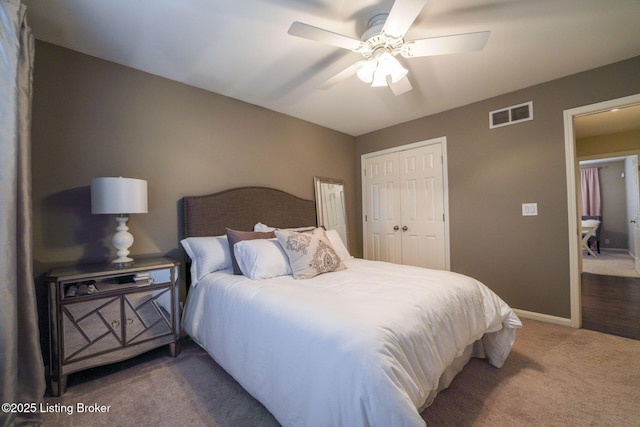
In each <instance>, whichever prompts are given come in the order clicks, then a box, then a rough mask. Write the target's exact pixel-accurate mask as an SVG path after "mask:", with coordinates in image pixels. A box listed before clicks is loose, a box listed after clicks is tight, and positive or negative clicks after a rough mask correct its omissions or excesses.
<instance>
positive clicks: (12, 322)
mask: <svg viewBox="0 0 640 427" xmlns="http://www.w3.org/2000/svg"><path fill="white" fill-rule="evenodd" d="M33 52H34V40H33V35H32V34H31V31H30V29H29V27H28V26H27V21H26V7H25V6H24V5H23V4H21V2H20V0H0V237H1V238H2V241H1V242H0V307H1V308H0V392H1V395H0V402H1V403H18V402H22V403H37V404H39V402H41V401H42V399H43V396H44V392H45V373H44V364H43V361H42V353H41V350H40V336H39V335H40V334H39V329H38V314H37V306H36V292H35V282H34V278H33V263H32V242H31V90H32V82H33ZM40 422H41V420H40V416H39V415H38V414H28V413H7V412H4V411H0V426H3V427H4V426H15V425H19V426H24V425H39V424H40Z"/></svg>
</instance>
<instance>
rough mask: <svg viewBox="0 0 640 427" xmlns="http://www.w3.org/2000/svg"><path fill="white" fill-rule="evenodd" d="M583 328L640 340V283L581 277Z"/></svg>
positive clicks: (596, 276) (589, 275)
mask: <svg viewBox="0 0 640 427" xmlns="http://www.w3.org/2000/svg"><path fill="white" fill-rule="evenodd" d="M582 327H583V328H585V329H590V330H593V331H599V332H604V333H606V334H611V335H618V336H621V337H626V338H632V339H636V340H640V279H639V278H634V277H617V276H604V275H599V274H590V273H582Z"/></svg>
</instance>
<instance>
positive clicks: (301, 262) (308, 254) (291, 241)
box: [275, 228, 347, 279]
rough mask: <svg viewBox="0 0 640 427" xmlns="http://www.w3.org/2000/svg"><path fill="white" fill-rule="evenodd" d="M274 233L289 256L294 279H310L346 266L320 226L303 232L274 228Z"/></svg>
mask: <svg viewBox="0 0 640 427" xmlns="http://www.w3.org/2000/svg"><path fill="white" fill-rule="evenodd" d="M275 235H276V238H277V239H278V243H280V245H281V246H282V249H284V252H285V253H286V254H287V257H288V258H289V264H290V266H291V271H292V272H293V277H294V279H310V278H312V277H315V276H317V275H318V274H322V273H328V272H330V271H338V270H344V269H345V268H347V267H346V266H345V265H344V263H343V262H342V260H341V259H340V257H339V256H338V254H337V253H336V251H335V250H334V249H333V246H332V245H331V242H330V241H329V238H328V237H327V235H326V233H325V231H324V229H322V228H316V229H315V230H313V231H307V232H304V233H298V232H296V231H290V230H275Z"/></svg>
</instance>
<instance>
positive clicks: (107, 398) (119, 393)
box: [43, 319, 640, 427]
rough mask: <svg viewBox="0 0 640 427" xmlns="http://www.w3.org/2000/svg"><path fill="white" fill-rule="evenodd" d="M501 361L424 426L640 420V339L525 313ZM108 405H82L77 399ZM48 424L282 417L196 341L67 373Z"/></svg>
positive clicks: (463, 377) (479, 363)
mask: <svg viewBox="0 0 640 427" xmlns="http://www.w3.org/2000/svg"><path fill="white" fill-rule="evenodd" d="M523 323H524V327H523V329H521V330H519V331H518V335H517V338H516V344H515V346H514V349H513V351H512V353H511V355H510V356H509V358H508V359H507V362H506V364H505V366H504V367H503V368H501V369H496V368H493V367H491V366H490V365H489V364H488V363H487V362H486V361H484V360H478V359H472V360H471V362H470V363H469V364H468V365H467V366H466V367H465V369H464V370H463V371H462V372H461V373H460V374H459V375H458V377H456V379H455V380H454V381H453V383H452V384H451V387H450V388H449V389H447V390H445V391H443V392H442V393H440V395H439V396H438V397H437V398H436V400H435V402H434V403H433V405H432V406H430V407H429V408H427V409H426V410H425V411H424V412H423V413H422V415H423V418H424V419H425V420H426V422H427V425H428V426H563V427H564V426H568V425H571V426H578V425H579V426H637V425H640V404H639V403H638V402H639V401H638V396H640V357H638V355H640V341H635V340H630V339H626V338H620V337H615V336H611V335H605V334H601V333H598V332H593V331H588V330H584V329H571V328H566V327H562V326H557V325H551V324H546V323H541V322H536V321H533V320H527V319H524V320H523ZM79 402H80V403H83V404H85V405H88V406H91V405H94V404H98V405H105V406H109V409H108V412H107V413H90V412H84V413H78V412H77V410H76V409H77V407H78V403H79ZM45 405H48V406H49V407H51V408H53V409H55V405H66V406H69V407H71V408H72V409H73V412H74V413H73V414H72V415H68V414H67V413H65V412H64V411H63V412H60V411H58V412H57V413H55V412H53V413H51V414H47V415H46V416H45V418H44V422H43V426H138V427H144V426H175V425H178V426H179V425H188V426H220V427H237V426H242V427H245V426H256V427H262V426H277V425H278V424H277V422H276V421H275V420H274V418H273V417H272V416H271V415H270V414H269V412H267V411H266V409H265V408H264V407H263V406H262V405H260V404H259V403H258V402H257V401H255V400H254V399H253V398H252V397H251V396H249V395H248V394H247V393H246V392H245V391H244V390H243V389H242V388H241V387H240V386H239V385H238V384H237V383H236V382H235V381H234V380H233V379H232V378H231V377H230V376H229V375H227V374H226V373H225V372H224V371H223V370H222V369H221V368H220V367H219V366H218V365H217V364H216V363H215V362H213V360H212V359H211V358H210V357H209V356H208V355H207V354H206V353H205V352H204V351H203V350H201V349H200V348H199V347H198V346H196V345H195V344H193V343H191V342H189V343H187V344H185V345H184V346H183V349H182V353H181V354H180V356H179V357H177V358H175V359H174V358H170V357H168V352H167V350H166V349H159V350H157V351H153V352H150V353H148V354H145V355H143V356H140V357H138V358H136V359H134V360H132V361H127V362H122V363H119V364H116V365H110V366H106V367H102V368H96V369H93V370H89V371H85V372H82V373H78V374H75V375H72V376H70V378H69V388H68V391H67V393H66V394H64V395H63V396H61V397H59V398H53V397H47V398H46V401H45Z"/></svg>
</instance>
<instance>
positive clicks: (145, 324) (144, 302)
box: [123, 288, 173, 345]
mask: <svg viewBox="0 0 640 427" xmlns="http://www.w3.org/2000/svg"><path fill="white" fill-rule="evenodd" d="M123 298H124V317H125V337H126V338H125V340H126V344H127V345H129V344H134V343H136V342H141V341H146V340H149V339H152V338H155V337H158V336H162V335H167V334H171V332H172V326H171V325H172V324H173V316H172V314H171V313H172V310H171V289H170V288H165V289H158V290H153V291H148V292H135V293H131V294H127V295H124V296H123Z"/></svg>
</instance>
